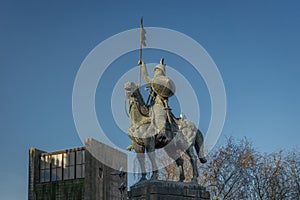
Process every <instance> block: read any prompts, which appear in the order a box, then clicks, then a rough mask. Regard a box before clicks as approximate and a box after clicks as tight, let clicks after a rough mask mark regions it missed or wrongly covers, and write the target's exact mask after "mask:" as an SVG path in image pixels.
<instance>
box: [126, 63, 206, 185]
mask: <svg viewBox="0 0 300 200" xmlns="http://www.w3.org/2000/svg"><path fill="white" fill-rule="evenodd" d="M139 65H141V69H142V75H143V78H144V80H145V82H146V83H147V84H149V86H150V89H151V91H150V99H149V100H150V103H149V104H148V103H147V104H146V103H145V101H144V99H143V97H142V95H141V93H140V87H139V86H137V85H136V84H135V83H133V82H128V83H126V84H125V86H124V89H125V94H126V98H127V100H128V108H129V117H130V127H129V128H128V136H129V137H130V138H131V145H130V146H129V147H128V148H127V149H128V150H131V149H134V150H135V152H136V153H145V152H146V153H147V154H148V156H149V159H150V161H151V164H152V169H154V171H153V174H152V176H151V179H157V178H158V171H157V164H156V161H155V149H156V148H162V147H164V148H165V151H166V153H167V154H168V155H169V156H170V157H171V158H173V159H175V161H176V164H177V166H178V167H179V169H180V181H183V180H184V179H185V176H184V170H183V159H182V158H181V156H180V154H181V153H182V152H186V153H187V155H188V156H189V157H190V162H191V165H192V168H193V177H192V181H193V182H196V181H197V177H198V176H199V174H198V169H197V157H198V158H199V160H200V162H201V163H205V162H206V159H205V157H204V152H203V135H202V133H201V132H200V130H198V129H197V128H196V126H195V125H194V123H192V122H190V121H188V120H187V119H185V117H184V116H181V117H180V118H176V117H175V116H174V115H173V113H172V112H171V109H170V108H169V105H168V97H170V96H172V95H173V94H174V93H175V85H174V83H173V81H172V80H171V79H170V78H168V77H167V76H166V70H165V64H164V63H163V59H162V60H161V62H160V64H158V65H157V66H155V68H154V78H152V79H151V78H150V77H149V75H148V73H147V70H146V65H145V63H144V62H143V61H139ZM194 147H195V149H196V152H197V156H196V155H195V154H194ZM142 155H143V156H144V154H142ZM138 160H139V162H140V163H141V170H142V178H141V180H145V179H146V173H145V171H146V170H145V166H144V162H145V160H144V157H141V154H140V155H139V156H138Z"/></svg>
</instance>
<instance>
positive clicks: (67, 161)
mask: <svg viewBox="0 0 300 200" xmlns="http://www.w3.org/2000/svg"><path fill="white" fill-rule="evenodd" d="M74 178H75V152H74V151H72V152H68V153H65V154H64V180H68V179H74Z"/></svg>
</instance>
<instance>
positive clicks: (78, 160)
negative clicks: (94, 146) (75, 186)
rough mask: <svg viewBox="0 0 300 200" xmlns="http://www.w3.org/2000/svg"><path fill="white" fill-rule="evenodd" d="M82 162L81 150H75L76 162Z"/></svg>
mask: <svg viewBox="0 0 300 200" xmlns="http://www.w3.org/2000/svg"><path fill="white" fill-rule="evenodd" d="M81 163H82V151H77V152H76V164H81Z"/></svg>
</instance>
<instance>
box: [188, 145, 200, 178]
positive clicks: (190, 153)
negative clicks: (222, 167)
mask: <svg viewBox="0 0 300 200" xmlns="http://www.w3.org/2000/svg"><path fill="white" fill-rule="evenodd" d="M186 153H187V154H188V156H189V157H190V161H191V165H192V168H193V178H192V182H197V178H198V176H199V173H198V168H197V156H196V155H195V153H194V149H193V146H190V147H189V148H188V149H187V150H186Z"/></svg>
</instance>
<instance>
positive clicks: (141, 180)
mask: <svg viewBox="0 0 300 200" xmlns="http://www.w3.org/2000/svg"><path fill="white" fill-rule="evenodd" d="M146 180H147V179H146V177H142V178H141V179H140V180H139V181H138V183H140V182H143V181H146Z"/></svg>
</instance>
